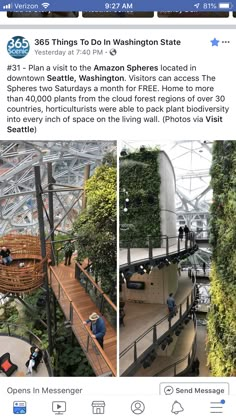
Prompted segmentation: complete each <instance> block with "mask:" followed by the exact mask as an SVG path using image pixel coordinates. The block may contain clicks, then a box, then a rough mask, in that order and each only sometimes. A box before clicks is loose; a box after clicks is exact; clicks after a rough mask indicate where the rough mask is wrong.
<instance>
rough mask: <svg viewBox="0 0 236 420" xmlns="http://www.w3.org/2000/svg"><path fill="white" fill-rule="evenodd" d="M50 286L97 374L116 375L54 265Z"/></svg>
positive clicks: (51, 271) (51, 268)
mask: <svg viewBox="0 0 236 420" xmlns="http://www.w3.org/2000/svg"><path fill="white" fill-rule="evenodd" d="M50 286H51V288H52V289H53V292H54V294H55V297H56V299H57V301H58V302H59V304H60V306H61V309H62V311H63V312H64V314H65V317H66V319H67V320H68V321H70V323H71V328H72V330H73V332H74V334H75V336H76V338H77V340H78V342H79V344H80V346H81V348H82V349H83V351H84V353H85V355H86V357H87V359H88V361H89V362H90V364H91V366H92V368H93V370H94V372H95V374H96V376H116V369H115V368H114V366H113V365H112V364H111V362H110V360H109V359H108V357H107V356H106V354H105V352H104V351H103V349H102V348H101V347H100V345H99V344H98V342H97V340H96V339H94V338H93V337H92V332H91V330H90V328H89V327H88V325H86V324H84V321H85V320H84V319H83V317H82V315H81V314H80V312H79V311H78V309H77V308H76V307H75V305H74V304H73V302H72V301H71V300H70V297H69V296H68V294H67V292H66V290H65V289H64V287H63V285H62V284H61V282H60V279H59V278H58V276H57V274H56V273H55V271H54V270H53V267H50Z"/></svg>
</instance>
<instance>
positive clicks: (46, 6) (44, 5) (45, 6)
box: [41, 3, 50, 9]
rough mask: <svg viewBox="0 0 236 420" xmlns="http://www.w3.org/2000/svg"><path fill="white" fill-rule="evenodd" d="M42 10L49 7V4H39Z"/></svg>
mask: <svg viewBox="0 0 236 420" xmlns="http://www.w3.org/2000/svg"><path fill="white" fill-rule="evenodd" d="M41 6H43V8H44V9H47V8H48V7H49V6H50V3H41Z"/></svg>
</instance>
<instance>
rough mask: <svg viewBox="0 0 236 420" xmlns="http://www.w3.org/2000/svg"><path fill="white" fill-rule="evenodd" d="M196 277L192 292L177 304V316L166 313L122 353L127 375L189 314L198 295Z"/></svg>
mask: <svg viewBox="0 0 236 420" xmlns="http://www.w3.org/2000/svg"><path fill="white" fill-rule="evenodd" d="M195 285H196V279H195V280H194V284H193V287H192V289H191V291H190V293H189V294H188V295H187V296H186V297H185V298H184V300H183V301H182V302H181V303H180V304H178V305H177V309H178V313H177V315H176V316H175V317H173V318H170V315H169V314H168V315H166V316H164V317H163V318H161V319H160V320H159V321H157V322H156V323H155V324H154V325H152V326H151V327H149V328H148V329H147V330H146V331H144V333H143V334H141V335H140V336H139V337H138V338H136V340H135V341H134V342H133V343H131V344H130V345H129V346H127V347H126V348H125V349H124V350H122V352H121V353H120V372H121V374H124V376H125V375H126V371H127V370H130V369H132V366H134V365H136V364H137V363H138V362H139V361H141V360H142V359H144V358H145V356H146V355H147V354H148V353H150V351H151V349H156V348H157V347H158V346H159V345H160V344H161V342H162V341H163V340H164V339H165V338H166V337H167V336H168V335H170V334H172V333H173V332H174V330H175V329H176V328H177V326H178V325H179V324H181V322H182V320H183V319H184V318H186V317H187V315H188V314H189V312H190V310H191V308H192V306H193V303H194V301H195V297H196V287H195Z"/></svg>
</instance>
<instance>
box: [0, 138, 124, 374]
mask: <svg viewBox="0 0 236 420" xmlns="http://www.w3.org/2000/svg"><path fill="white" fill-rule="evenodd" d="M116 172H117V163H116V142H114V141H78V142H74V141H63V142H56V141H52V142H36V141H34V142H29V141H22V142H18V143H16V142H15V143H14V142H4V141H2V142H0V377H6V376H18V377H26V376H27V377H48V376H58V377H63V376H81V377H85V376H87V377H88V376H107V377H110V376H116V359H117V333H116V322H117V315H116V314H117V304H116V294H117V293H116V292H117V290H116V289H117V287H116V284H117V268H116V267H117V264H116V261H117V257H116V248H117V245H116V242H117V239H116V229H117V227H116V201H117V200H116V189H117V187H116Z"/></svg>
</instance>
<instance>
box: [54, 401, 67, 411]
mask: <svg viewBox="0 0 236 420" xmlns="http://www.w3.org/2000/svg"><path fill="white" fill-rule="evenodd" d="M52 411H53V413H55V414H63V413H65V411H66V402H65V401H53V402H52Z"/></svg>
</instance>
